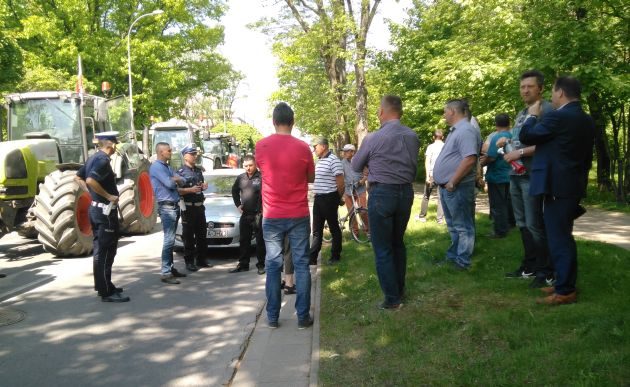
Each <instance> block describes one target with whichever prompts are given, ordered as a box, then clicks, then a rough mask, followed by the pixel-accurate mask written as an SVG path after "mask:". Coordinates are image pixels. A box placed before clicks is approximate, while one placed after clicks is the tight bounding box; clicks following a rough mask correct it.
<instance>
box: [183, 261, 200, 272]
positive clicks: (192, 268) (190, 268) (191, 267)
mask: <svg viewBox="0 0 630 387" xmlns="http://www.w3.org/2000/svg"><path fill="white" fill-rule="evenodd" d="M186 270H188V271H193V272H194V271H199V268H198V267H197V266H195V264H194V263H187V264H186Z"/></svg>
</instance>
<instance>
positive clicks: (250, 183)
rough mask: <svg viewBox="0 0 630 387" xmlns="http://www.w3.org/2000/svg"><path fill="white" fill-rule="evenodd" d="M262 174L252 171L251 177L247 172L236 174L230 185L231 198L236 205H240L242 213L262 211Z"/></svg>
mask: <svg viewBox="0 0 630 387" xmlns="http://www.w3.org/2000/svg"><path fill="white" fill-rule="evenodd" d="M261 190H262V175H261V174H260V171H258V170H257V171H256V172H254V174H253V175H252V177H249V176H247V172H245V173H242V174H240V175H238V177H237V178H236V181H234V185H233V186H232V199H234V205H236V207H238V206H240V205H242V206H243V212H244V213H258V212H261V211H262V195H261Z"/></svg>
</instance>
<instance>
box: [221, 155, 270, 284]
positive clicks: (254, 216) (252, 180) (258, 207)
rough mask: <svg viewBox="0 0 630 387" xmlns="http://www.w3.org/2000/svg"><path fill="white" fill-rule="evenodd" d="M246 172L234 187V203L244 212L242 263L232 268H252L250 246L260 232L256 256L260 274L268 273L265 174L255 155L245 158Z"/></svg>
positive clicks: (239, 269) (241, 243)
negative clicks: (264, 215) (264, 231)
mask: <svg viewBox="0 0 630 387" xmlns="http://www.w3.org/2000/svg"><path fill="white" fill-rule="evenodd" d="M243 168H245V173H242V174H240V175H239V176H238V177H237V178H236V181H234V185H233V186H232V199H234V205H235V206H236V207H237V208H238V210H239V211H240V212H241V219H240V221H239V229H240V240H239V245H240V255H239V260H238V265H237V266H236V267H235V268H234V269H232V270H230V273H238V272H241V271H248V270H249V249H250V248H251V243H252V235H254V234H255V235H256V258H258V262H257V263H256V267H257V268H258V274H260V275H262V274H265V255H266V253H267V252H266V249H265V241H264V239H263V235H262V195H261V188H262V176H261V174H260V172H259V171H258V169H256V160H255V159H254V157H253V156H245V157H244V158H243Z"/></svg>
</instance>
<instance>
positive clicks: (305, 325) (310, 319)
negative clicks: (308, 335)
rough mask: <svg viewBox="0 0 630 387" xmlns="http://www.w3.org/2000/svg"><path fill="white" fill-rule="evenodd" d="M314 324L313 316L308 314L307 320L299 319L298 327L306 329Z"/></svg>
mask: <svg viewBox="0 0 630 387" xmlns="http://www.w3.org/2000/svg"><path fill="white" fill-rule="evenodd" d="M312 325H313V317H311V316H308V317H307V318H306V320H298V329H306V328H308V327H310V326H312Z"/></svg>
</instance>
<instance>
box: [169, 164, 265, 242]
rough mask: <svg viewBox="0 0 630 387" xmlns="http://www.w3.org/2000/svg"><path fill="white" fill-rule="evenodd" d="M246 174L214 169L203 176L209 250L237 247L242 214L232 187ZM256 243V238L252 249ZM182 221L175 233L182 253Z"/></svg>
mask: <svg viewBox="0 0 630 387" xmlns="http://www.w3.org/2000/svg"><path fill="white" fill-rule="evenodd" d="M241 173H245V170H243V169H215V170H212V171H209V172H206V173H204V176H203V177H204V179H205V181H206V183H208V189H206V190H205V191H204V192H203V194H204V196H205V198H206V199H205V201H204V206H205V209H206V222H207V226H208V231H207V234H206V240H207V242H208V247H238V246H239V238H240V230H239V225H238V222H239V220H240V219H241V213H240V211H239V210H238V209H237V208H236V206H235V205H234V200H233V199H232V186H233V185H234V181H235V180H236V177H237V176H238V175H240V174H241ZM255 244H256V238H253V239H252V246H254V245H255ZM183 249H184V241H183V240H182V224H181V220H180V222H179V223H178V224H177V231H176V232H175V250H177V251H182V250H183Z"/></svg>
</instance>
